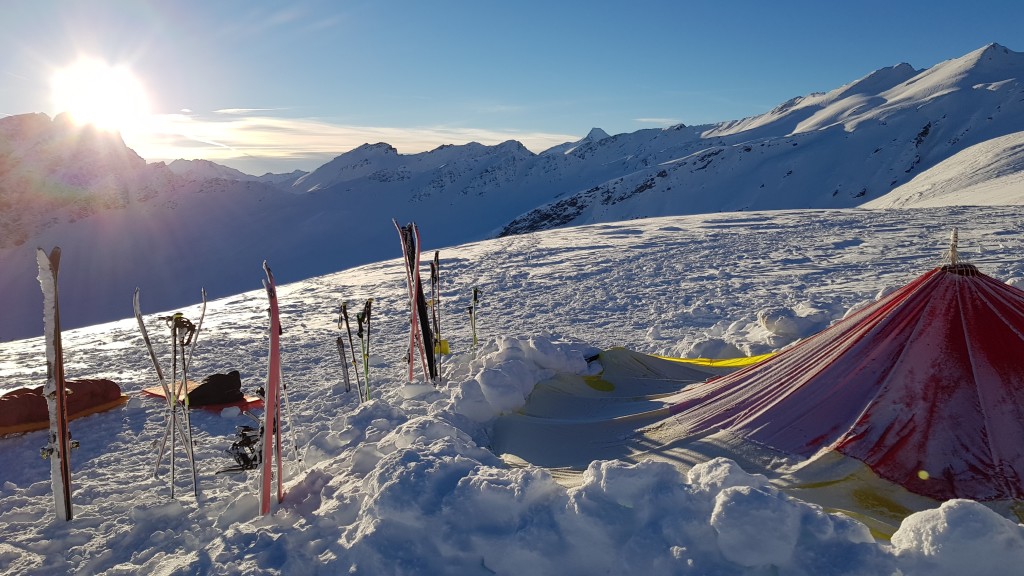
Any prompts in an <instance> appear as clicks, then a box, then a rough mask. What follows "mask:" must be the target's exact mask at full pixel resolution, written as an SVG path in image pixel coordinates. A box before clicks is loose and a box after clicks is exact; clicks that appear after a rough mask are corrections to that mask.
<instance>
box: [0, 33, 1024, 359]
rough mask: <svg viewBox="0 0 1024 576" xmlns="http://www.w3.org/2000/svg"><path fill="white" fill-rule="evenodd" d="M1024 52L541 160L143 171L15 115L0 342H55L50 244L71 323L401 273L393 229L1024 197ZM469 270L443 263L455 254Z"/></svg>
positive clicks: (175, 165) (5, 129) (517, 150)
mask: <svg viewBox="0 0 1024 576" xmlns="http://www.w3.org/2000/svg"><path fill="white" fill-rule="evenodd" d="M1022 150H1024V54H1021V53H1017V52H1013V51H1011V50H1009V49H1007V48H1005V47H1002V46H1000V45H998V44H990V45H988V46H985V47H983V48H980V49H978V50H975V51H973V52H971V53H969V54H967V55H965V56H962V57H960V58H956V59H953V60H948V61H946V62H942V63H940V64H937V65H935V66H933V67H931V68H928V69H925V70H915V69H914V68H913V67H912V66H910V65H909V64H899V65H897V66H893V67H890V68H884V69H882V70H878V71H876V72H873V73H871V74H869V75H867V76H865V77H864V78H861V79H859V80H857V81H855V82H852V83H850V84H847V85H845V86H841V87H839V88H836V89H835V90H832V91H830V92H825V93H815V94H810V95H807V96H802V97H797V98H794V99H792V100H790V101H788V102H785V103H783V104H780V105H779V106H777V107H776V108H775V109H773V110H771V111H770V112H767V113H765V114H761V115H758V116H753V117H750V118H745V119H742V120H736V121H730V122H723V123H719V124H712V125H704V126H685V125H681V124H680V125H677V126H672V127H669V128H665V129H649V130H640V131H637V132H633V133H628V134H618V135H614V136H610V135H608V134H607V133H605V132H604V131H603V130H600V129H599V128H595V129H593V130H592V131H591V132H590V133H589V134H588V135H587V136H586V137H584V138H583V139H581V140H579V141H576V142H567V143H565V144H562V145H559V146H555V147H553V148H551V149H549V150H546V151H544V152H541V153H540V154H535V153H533V152H530V151H529V150H527V149H526V148H525V147H523V145H522V144H520V143H519V142H515V141H508V142H504V143H502V144H498V145H496V146H485V145H482V144H478V143H470V144H465V145H445V146H441V147H439V148H436V149H434V150H431V151H429V152H423V153H419V154H399V153H398V152H397V150H395V148H393V147H392V146H390V145H388V144H386V143H376V144H365V145H363V146H360V147H358V148H356V149H354V150H351V151H349V152H346V153H344V154H341V155H340V156H338V157H336V158H335V159H333V160H331V161H330V162H328V163H326V164H324V165H323V166H321V167H319V168H317V169H316V170H314V171H313V172H310V173H304V172H294V173H291V174H265V175H263V176H252V175H248V174H244V173H242V172H239V171H237V170H234V169H231V168H228V167H225V166H221V165H218V164H215V163H213V162H209V161H205V160H176V161H174V162H171V163H170V164H164V163H150V164H147V163H146V162H145V161H144V160H143V159H142V158H140V157H139V156H138V155H137V154H135V153H134V152H133V151H132V150H130V149H129V148H127V147H126V146H125V145H124V143H123V141H122V140H121V139H120V138H119V137H117V136H116V135H111V134H107V133H103V132H97V131H95V130H90V129H82V128H78V127H75V126H74V125H72V124H71V123H70V122H68V121H67V120H66V119H65V118H63V117H61V116H58V117H57V118H54V119H52V120H51V119H50V118H49V117H47V116H46V115H43V114H28V115H20V116H11V117H6V118H2V119H0V293H3V294H4V299H5V312H4V314H3V322H0V338H3V339H11V338H21V337H28V336H33V335H38V334H40V333H41V332H42V322H41V306H42V304H41V302H42V299H41V296H40V294H39V287H38V284H37V282H36V281H35V276H36V272H35V258H34V255H33V251H34V250H35V248H36V246H42V247H45V248H49V247H51V246H53V245H60V246H62V248H63V249H64V261H63V262H62V272H61V281H62V289H63V291H62V294H61V295H62V297H63V299H64V301H65V304H64V310H63V311H62V313H63V318H64V325H65V327H68V328H70V327H75V326H82V325H90V324H96V323H99V322H103V321H109V320H116V319H119V318H124V317H127V316H129V315H130V308H129V307H128V299H129V297H130V294H131V292H132V290H133V289H134V288H135V286H140V287H141V288H142V291H143V302H144V305H145V307H146V308H147V310H150V311H154V312H155V311H159V310H167V309H171V308H173V307H176V306H183V305H186V304H189V303H193V302H195V301H196V300H197V297H198V293H199V288H200V287H201V286H205V287H206V288H207V290H208V291H209V292H210V294H211V297H219V296H228V295H231V294H235V293H238V292H242V291H245V290H250V289H256V288H259V280H260V270H259V264H260V262H261V261H262V260H263V259H269V260H270V262H271V264H272V265H273V266H274V270H275V273H276V274H277V276H278V279H279V281H280V282H288V281H292V280H299V279H304V278H309V277H312V276H317V275H321V274H325V273H328V272H332V271H336V270H339V269H343V268H347V267H351V266H354V265H358V264H363V263H367V262H372V261H377V260H381V259H386V258H393V257H398V256H399V255H400V254H401V252H400V246H399V244H398V236H397V234H396V233H395V231H394V228H393V226H392V225H391V222H390V219H391V218H392V217H394V218H397V219H398V220H399V221H402V222H405V221H410V220H415V221H416V222H417V223H418V224H419V226H420V229H421V231H422V235H423V244H424V247H425V248H426V249H431V250H433V249H436V248H442V249H443V248H444V247H446V246H452V245H457V244H461V243H464V242H468V241H473V240H479V239H483V238H487V237H494V236H499V235H509V234H520V233H525V232H531V231H535V230H542V229H547V228H552V227H558V226H572V225H579V224H586V223H595V222H607V221H618V220H625V219H631V218H643V217H651V216H661V215H670V214H694V213H706V212H718V211H737V210H772V209H806V208H850V207H856V206H865V207H914V206H925V205H938V204H992V203H998V204H1021V203H1024V177H1022V175H1024V152H1022ZM446 256H447V257H454V256H457V255H456V254H453V253H450V252H445V251H442V258H445V257H446Z"/></svg>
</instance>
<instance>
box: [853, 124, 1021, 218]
mask: <svg viewBox="0 0 1024 576" xmlns="http://www.w3.org/2000/svg"><path fill="white" fill-rule="evenodd" d="M1020 204H1024V132H1015V133H1013V134H1008V135H1006V136H1001V137H999V138H993V139H991V140H987V141H985V142H982V143H980V144H975V145H974V146H971V147H970V148H968V149H966V150H964V151H962V152H959V153H957V154H955V155H953V156H951V157H949V158H947V159H945V160H943V161H942V162H939V163H938V164H936V165H935V166H934V167H933V168H930V169H929V170H927V171H925V172H922V173H921V174H919V175H917V176H916V177H915V178H914V179H913V180H911V181H910V182H907V183H906V184H903V185H902V186H899V187H897V188H896V189H895V190H893V191H892V192H890V193H888V194H886V195H885V196H882V197H881V198H877V199H875V200H872V201H870V202H865V203H864V205H863V207H864V208H924V207H928V206H964V205H976V206H981V205H1003V206H1007V205H1020Z"/></svg>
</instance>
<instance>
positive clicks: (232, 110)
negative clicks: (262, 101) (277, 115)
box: [213, 108, 284, 115]
mask: <svg viewBox="0 0 1024 576" xmlns="http://www.w3.org/2000/svg"><path fill="white" fill-rule="evenodd" d="M280 110H284V108H221V109H220V110H214V111H213V113H214V114H233V115H244V114H254V113H256V112H277V111H280Z"/></svg>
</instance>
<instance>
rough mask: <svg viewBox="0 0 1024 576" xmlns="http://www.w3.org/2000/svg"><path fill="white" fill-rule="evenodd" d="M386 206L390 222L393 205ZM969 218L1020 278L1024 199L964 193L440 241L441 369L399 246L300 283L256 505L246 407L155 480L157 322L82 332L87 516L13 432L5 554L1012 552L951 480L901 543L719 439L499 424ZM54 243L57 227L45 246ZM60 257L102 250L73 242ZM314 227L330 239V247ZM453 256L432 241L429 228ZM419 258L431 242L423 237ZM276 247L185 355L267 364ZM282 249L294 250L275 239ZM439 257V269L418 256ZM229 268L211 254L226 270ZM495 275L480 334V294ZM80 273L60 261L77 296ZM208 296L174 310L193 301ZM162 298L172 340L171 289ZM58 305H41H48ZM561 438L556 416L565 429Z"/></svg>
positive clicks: (117, 570) (850, 563)
mask: <svg viewBox="0 0 1024 576" xmlns="http://www.w3.org/2000/svg"><path fill="white" fill-rule="evenodd" d="M382 225H383V224H382ZM954 227H958V228H959V236H960V245H959V250H960V253H961V257H962V258H963V259H966V260H969V261H971V262H973V263H974V264H976V265H977V266H978V268H979V269H980V270H981V271H982V272H984V273H986V274H988V275H990V276H993V277H996V278H999V279H1002V280H1004V281H1007V282H1008V283H1010V284H1012V285H1020V284H1024V262H1021V260H1020V254H1021V253H1022V252H1024V234H1022V233H1024V210H1022V209H1021V208H1020V207H944V208H928V209H916V210H837V211H806V210H805V211H801V210H793V211H782V212H741V213H719V214H709V215H698V216H680V217H664V218H653V219H646V220H635V221H626V222H618V223H608V224H597V225H591V226H584V227H578V228H567V229H558V230H552V231H546V232H541V233H535V234H529V235H523V236H512V237H507V238H500V239H495V240H488V241H483V242H477V243H473V244H465V245H460V246H451V247H447V246H435V245H432V244H431V240H430V238H431V230H430V229H422V231H421V232H422V237H423V242H424V246H425V247H427V248H428V249H430V250H431V251H432V250H433V249H435V248H438V249H440V255H441V289H442V300H441V309H442V314H443V315H442V321H441V322H442V335H443V337H444V338H446V339H448V340H449V341H450V342H451V345H452V349H453V354H452V355H451V356H448V357H446V358H445V360H444V362H443V365H442V373H443V375H444V378H445V382H444V383H443V384H442V385H441V386H439V387H438V388H437V389H436V390H435V389H434V388H432V387H430V386H422V385H419V384H420V383H419V382H417V385H413V386H409V385H407V382H406V380H407V378H406V376H407V365H406V363H405V352H406V346H407V344H408V329H409V324H408V319H409V315H408V308H407V300H406V295H407V293H408V292H407V288H406V285H405V272H404V268H403V266H402V263H401V261H400V259H399V256H400V254H401V252H400V247H399V244H398V238H397V235H396V238H395V239H394V252H395V258H394V259H392V260H387V261H383V262H378V263H374V264H369V265H365V266H360V267H357V268H351V269H347V270H342V271H339V272H336V273H333V274H329V275H326V276H322V277H318V278H311V279H309V280H306V281H302V282H295V283H291V284H286V285H283V286H279V288H278V298H279V301H280V305H281V322H282V325H283V329H284V333H283V335H282V361H283V376H284V380H283V381H284V382H285V383H286V385H287V394H288V399H289V401H290V402H289V404H288V408H289V409H288V410H287V412H290V424H291V425H290V426H289V427H287V428H286V429H285V437H286V458H287V460H286V489H287V494H286V496H285V499H284V502H283V503H281V504H280V505H275V506H274V508H273V509H272V513H271V514H270V515H268V516H266V517H258V516H257V514H256V512H257V508H258V501H257V495H256V493H257V487H256V481H257V476H258V475H257V473H256V472H255V471H253V472H249V473H248V474H246V473H241V474H222V475H215V472H216V471H217V470H218V469H221V468H224V467H226V466H229V465H231V464H233V461H232V460H231V459H230V457H229V456H228V455H227V454H226V453H225V449H227V448H228V446H229V445H230V444H231V442H232V440H233V438H234V433H235V427H236V426H239V425H244V424H248V423H249V422H250V421H249V420H248V419H246V418H245V417H244V416H242V415H240V414H238V413H237V410H231V409H228V410H225V411H223V412H222V413H213V412H208V411H203V410H194V411H193V413H192V426H193V433H194V435H195V443H196V446H195V451H196V459H197V464H198V468H199V492H200V496H199V498H198V499H196V498H195V497H193V496H192V481H191V476H190V474H187V473H185V471H186V470H187V462H186V460H185V458H184V456H183V454H182V452H181V451H180V450H179V451H178V453H177V454H176V458H177V460H176V464H177V466H178V474H177V478H176V490H175V493H176V494H177V495H178V497H177V498H176V499H171V498H170V489H169V486H168V474H167V470H166V467H164V468H162V470H161V472H162V474H161V476H160V477H159V478H154V477H153V466H154V463H155V457H156V452H155V449H154V444H155V443H156V442H157V441H159V439H160V438H161V436H162V433H163V430H164V413H165V405H164V404H162V402H161V401H160V400H158V399H153V398H146V397H142V396H141V395H140V391H141V389H142V388H144V387H147V386H151V385H153V384H155V383H156V377H155V372H154V370H153V368H152V365H151V363H150V360H149V357H148V355H147V352H146V350H145V348H144V346H143V343H142V339H141V337H140V334H139V330H138V326H137V325H136V323H135V320H134V318H131V317H129V315H130V310H131V309H130V308H129V297H130V295H131V292H132V290H133V289H134V286H124V287H123V290H124V306H125V308H124V310H125V317H126V318H125V319H123V320H119V321H116V322H112V323H108V324H102V325H97V326H91V327H88V328H82V329H77V330H71V331H66V332H65V333H64V350H65V363H66V370H67V376H68V378H110V379H112V380H114V381H116V382H118V383H119V384H121V386H122V388H123V389H124V391H125V392H126V393H128V394H130V395H132V399H131V400H130V401H129V402H128V404H127V405H125V406H123V407H120V408H117V409H114V410H112V411H108V412H104V413H100V414H96V415H92V416H88V417H85V418H82V419H78V420H75V421H73V422H71V425H70V427H71V432H72V434H73V436H74V438H75V439H76V440H78V441H79V442H80V443H81V447H80V448H78V449H77V450H75V451H74V452H73V454H72V473H73V496H72V499H73V503H74V507H75V518H74V520H72V521H70V522H61V521H57V520H55V519H54V514H53V500H52V496H51V494H50V480H49V465H48V463H47V462H46V461H44V460H41V459H40V458H39V449H40V448H41V447H42V446H43V445H44V444H45V443H46V432H34V433H28V434H24V435H20V436H13V437H8V438H4V439H0V454H2V455H3V458H4V461H5V462H7V465H5V466H3V467H0V570H2V571H3V572H4V573H6V574H65V573H67V574H70V573H75V574H139V573H151V574H160V575H169V574H278V573H281V574H319V573H322V574H338V573H352V574H424V575H426V574H481V575H485V574H539V575H544V574H551V575H577V574H578V575H592V574H693V575H698V574H699V575H733V574H748V575H762V574H793V575H827V574H861V575H878V574H903V575H913V574H928V575H929V576H944V575H957V576H959V575H962V574H1011V573H1016V572H1019V571H1020V569H1021V566H1024V526H1022V525H1021V524H1019V523H1018V520H1017V519H1013V520H1011V519H1008V518H1005V517H1003V516H1000V515H999V514H997V513H996V512H993V511H992V510H990V509H989V508H987V507H985V506H984V505H982V504H978V503H975V502H971V501H966V500H954V501H949V502H946V503H944V504H942V506H941V507H939V508H935V509H931V510H926V511H922V512H919V513H916V514H913V515H911V516H909V517H908V518H907V519H906V520H904V522H903V524H902V526H901V527H900V529H899V530H898V531H897V532H896V533H895V535H893V537H892V539H891V541H875V540H874V539H873V538H872V536H871V533H870V532H869V531H868V529H867V528H866V527H865V526H864V525H863V524H861V523H859V522H857V521H855V520H853V519H850V518H847V517H845V516H842V515H839V514H831V513H828V512H826V511H824V510H823V509H821V508H820V507H818V506H816V505H813V504H809V503H806V502H803V501H800V500H797V499H795V498H793V497H791V496H788V495H786V494H784V493H782V492H780V491H779V490H778V489H776V488H775V487H773V485H772V484H771V482H770V479H768V478H765V477H764V476H759V475H752V474H748V473H747V472H744V471H743V470H742V469H740V468H739V466H738V465H736V464H735V463H734V462H732V461H730V460H726V459H715V460H711V461H708V462H706V463H703V464H700V465H698V466H696V467H694V468H691V469H689V470H682V469H679V468H676V467H673V466H672V465H670V464H667V463H665V462H653V461H649V462H641V463H639V464H627V463H624V462H621V461H616V460H597V461H594V462H592V463H591V464H590V465H589V467H588V468H586V470H585V472H583V473H582V475H581V476H577V477H576V478H575V479H574V481H573V482H565V481H564V479H563V477H562V474H561V473H560V471H557V470H546V469H543V468H539V467H535V466H531V465H520V464H517V465H510V464H509V463H506V462H505V461H503V460H502V458H501V455H500V454H495V453H494V452H492V451H491V450H489V445H490V444H489V438H490V433H491V425H492V424H493V422H494V419H495V418H496V417H497V416H498V415H499V414H501V413H503V412H507V411H514V410H516V409H518V408H520V407H522V406H523V405H524V404H525V403H526V402H527V401H528V396H529V394H530V391H531V390H532V388H533V387H534V386H535V385H536V384H537V383H538V382H540V381H543V380H544V379H546V378H548V377H550V376H551V375H553V374H555V373H556V372H576V373H595V372H596V371H597V370H599V369H600V367H599V366H596V365H595V364H594V363H591V364H589V365H588V363H587V361H586V358H587V357H588V356H590V355H591V354H593V353H594V352H596V351H598V350H600V349H604V348H608V347H612V346H625V347H628V348H631V349H634V350H638V351H641V352H646V353H656V354H663V355H670V356H673V355H674V356H689V357H692V356H705V357H723V356H729V355H735V354H760V353H764V352H768V351H771V350H776V349H779V348H782V347H784V346H786V345H789V344H791V343H793V342H795V341H797V340H798V339H800V338H802V337H806V336H809V335H811V334H813V333H815V332H817V331H818V330H820V329H822V328H824V327H826V326H828V325H829V324H830V323H832V322H833V321H835V320H837V319H840V318H842V317H843V316H844V315H845V314H847V313H848V311H849V310H851V309H853V308H856V307H858V306H861V305H863V304H864V303H866V302H870V301H872V300H874V299H875V298H877V297H878V296H879V295H881V294H884V293H887V292H888V291H890V290H892V289H894V288H896V287H898V286H901V285H903V284H904V283H906V282H908V281H910V280H912V279H913V278H915V277H917V276H918V275H920V274H921V273H923V272H925V271H927V270H929V269H931V268H932V267H934V266H937V265H939V264H940V263H941V261H942V256H943V252H944V251H945V250H946V249H947V247H948V238H949V235H950V231H951V230H952V229H953V228H954ZM44 248H45V249H49V247H48V246H45V247H44ZM62 249H63V261H65V262H68V261H74V260H76V259H83V258H87V257H90V256H88V255H87V254H83V253H81V252H77V251H76V248H75V246H73V245H68V246H62ZM318 249H321V248H320V247H318ZM431 253H432V252H431ZM425 254H428V253H427V252H425ZM260 264H261V263H260V262H259V261H253V262H249V263H247V265H249V266H250V267H251V276H252V291H250V292H245V293H242V294H238V295H236V296H231V297H227V298H221V299H218V300H213V301H211V302H210V303H209V306H208V309H207V314H206V318H205V321H204V324H203V328H202V332H201V334H200V335H199V342H198V345H197V347H196V352H195V357H194V360H193V366H192V371H191V373H192V374H193V375H194V376H195V377H196V378H197V379H198V378H202V377H203V376H206V375H209V374H213V373H217V372H227V371H229V370H233V369H237V370H239V371H240V372H241V374H242V378H243V389H244V390H245V391H246V392H250V393H251V392H253V391H255V390H256V388H258V387H259V386H261V385H262V384H263V383H264V382H265V381H266V376H267V374H266V370H267V359H266V356H267V346H268V340H269V339H268V335H267V329H268V318H267V314H266V309H267V301H266V295H265V293H264V291H263V290H262V288H260V280H261V278H262V277H263V275H262V270H261V269H260ZM269 264H270V266H271V267H272V268H273V269H274V271H275V272H276V273H279V274H280V273H281V272H282V271H285V270H287V268H288V262H287V261H271V262H269ZM424 270H426V267H424ZM217 274H218V271H217V270H216V269H201V270H196V271H195V275H197V276H201V277H208V278H210V279H211V281H212V279H214V278H215V277H216V275H217ZM473 287H479V288H480V290H481V309H480V312H479V322H478V324H479V335H480V337H481V345H480V346H479V348H478V349H477V350H476V351H473V350H471V349H470V348H471V346H470V342H471V333H470V330H469V322H468V317H467V314H466V307H467V306H468V304H469V298H470V294H471V290H472V288H473ZM77 289H81V288H80V287H77V286H74V285H61V286H60V292H61V295H62V296H63V295H64V294H68V293H71V292H74V291H75V290H77ZM367 298H373V299H374V305H373V306H374V307H373V315H372V320H371V339H372V340H371V364H372V367H371V373H370V384H371V395H372V400H371V401H369V402H365V403H362V404H360V403H359V401H358V398H357V396H356V394H355V392H354V391H353V392H348V393H346V392H345V391H344V387H343V384H342V375H341V370H342V367H341V362H340V360H339V358H338V350H337V348H336V347H335V338H336V337H337V336H338V335H339V330H338V327H337V316H338V310H339V305H340V302H341V301H342V300H346V301H348V302H350V308H359V307H361V306H362V303H363V302H364V301H365V299H367ZM198 300H199V294H198V292H197V293H196V304H195V305H193V306H191V307H186V308H182V309H180V311H181V312H183V313H184V314H185V315H186V316H189V317H193V318H194V317H195V315H197V314H198ZM142 307H143V310H144V311H145V312H146V313H147V317H146V318H147V325H148V327H149V331H150V335H151V336H152V337H154V338H155V340H156V343H157V345H158V353H160V354H161V355H162V358H165V359H166V362H170V352H169V344H170V343H169V342H167V341H166V340H169V338H168V337H167V334H166V329H164V327H163V325H162V324H161V323H160V322H159V320H158V319H157V317H158V316H161V315H165V314H167V313H168V312H174V310H171V311H162V310H149V309H147V307H146V293H145V290H143V292H142ZM41 316H42V315H41V314H40V323H41V322H42V318H41ZM45 370H46V368H45V356H44V346H43V342H42V339H41V338H34V339H30V340H22V341H15V342H4V343H0V378H2V380H0V386H2V387H3V388H7V389H10V388H14V387H18V386H36V385H40V384H42V383H43V381H44V380H45ZM550 441H551V442H552V443H557V442H558V438H551V439H550Z"/></svg>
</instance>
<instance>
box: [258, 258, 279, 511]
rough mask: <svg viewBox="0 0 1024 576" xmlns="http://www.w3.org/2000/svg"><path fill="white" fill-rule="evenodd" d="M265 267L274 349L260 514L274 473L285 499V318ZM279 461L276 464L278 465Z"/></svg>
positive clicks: (269, 370)
mask: <svg viewBox="0 0 1024 576" xmlns="http://www.w3.org/2000/svg"><path fill="white" fill-rule="evenodd" d="M263 271H264V272H265V273H266V275H267V279H266V280H265V281H264V282H263V287H264V288H266V290H267V299H268V300H269V301H270V352H269V358H268V367H267V387H266V390H264V398H263V409H264V414H263V440H262V450H263V454H262V456H261V463H262V467H263V468H262V474H261V476H260V515H261V516H265V515H267V514H269V513H270V498H271V492H272V490H273V476H274V472H275V469H276V472H277V501H278V503H280V502H281V501H282V500H284V477H283V474H282V469H281V417H280V416H281V409H280V406H279V403H278V392H279V389H280V386H281V318H280V316H279V311H278V306H277V287H276V286H275V285H274V274H273V273H272V272H271V271H270V267H269V266H267V263H266V262H263ZM275 462H276V466H275Z"/></svg>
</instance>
